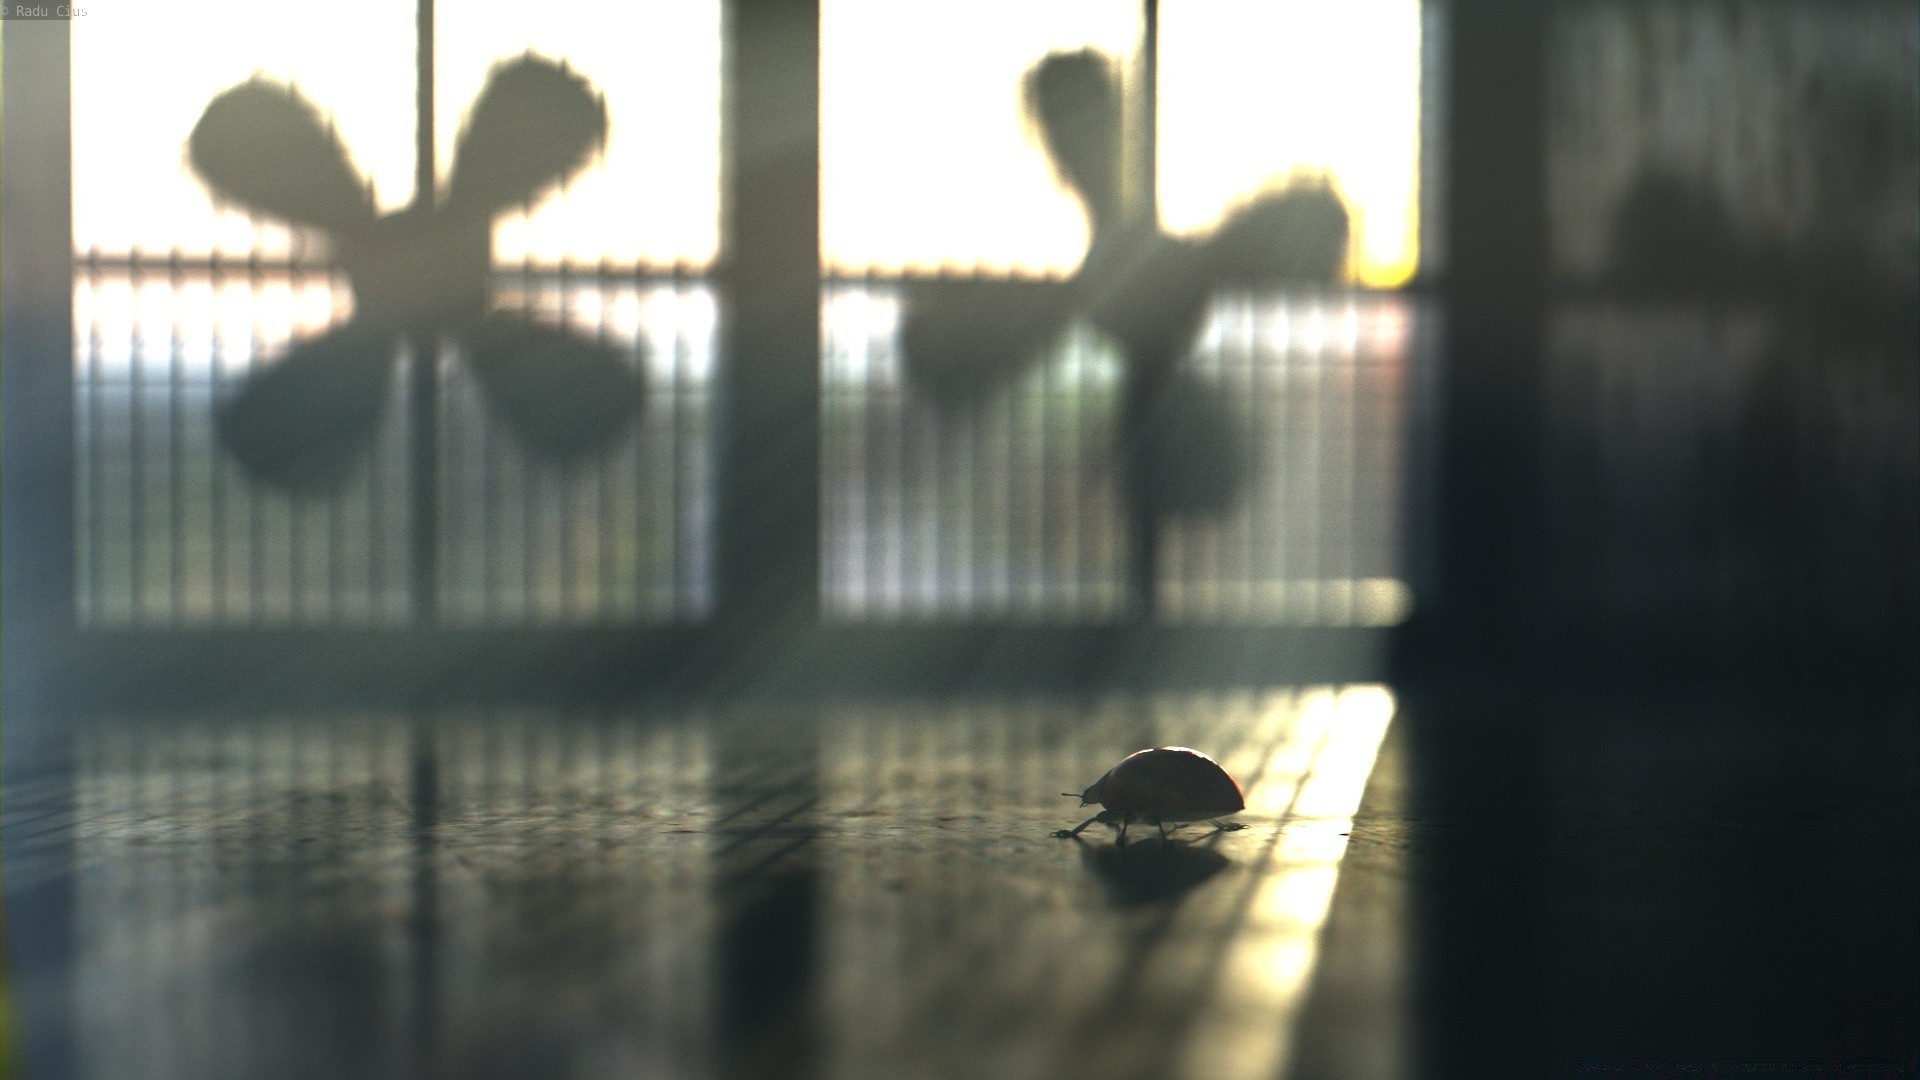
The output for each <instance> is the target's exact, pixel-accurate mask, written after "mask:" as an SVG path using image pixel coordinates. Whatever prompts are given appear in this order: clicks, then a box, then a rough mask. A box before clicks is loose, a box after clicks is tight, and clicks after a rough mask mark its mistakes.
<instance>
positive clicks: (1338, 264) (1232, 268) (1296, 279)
mask: <svg viewBox="0 0 1920 1080" xmlns="http://www.w3.org/2000/svg"><path fill="white" fill-rule="evenodd" d="M1348 229H1349V222H1348V220H1347V207H1346V204H1345V203H1344V202H1342V201H1341V199H1340V195H1339V193H1338V192H1336V191H1334V190H1333V187H1332V186H1331V185H1329V184H1327V183H1326V182H1325V181H1296V182H1294V183H1293V184H1291V185H1289V186H1287V187H1286V188H1284V189H1282V190H1280V191H1277V192H1272V193H1269V194H1266V195H1262V196H1261V197H1259V198H1257V199H1255V200H1253V201H1252V202H1250V203H1248V204H1246V205H1245V206H1242V207H1240V208H1239V209H1237V210H1235V211H1234V212H1233V213H1231V214H1229V215H1227V219H1226V220H1225V221H1224V222H1222V223H1221V225H1220V228H1219V230H1218V231H1217V232H1215V233H1214V234H1213V238H1212V240H1211V241H1210V242H1209V243H1208V257H1209V261H1210V263H1211V267H1210V271H1211V273H1212V275H1213V279H1214V280H1215V281H1216V282H1218V283H1220V284H1225V285H1256V284H1274V285H1278V284H1293V283H1299V284H1316V285H1331V284H1334V283H1337V282H1339V281H1340V280H1341V279H1342V278H1343V277H1344V276H1345V273H1346V263H1347V240H1348Z"/></svg>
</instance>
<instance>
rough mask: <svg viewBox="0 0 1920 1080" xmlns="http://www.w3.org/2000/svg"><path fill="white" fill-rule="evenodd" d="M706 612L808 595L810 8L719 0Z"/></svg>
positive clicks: (813, 150) (813, 494) (812, 428)
mask: <svg viewBox="0 0 1920 1080" xmlns="http://www.w3.org/2000/svg"><path fill="white" fill-rule="evenodd" d="M730 15H731V27H730V29H731V36H730V38H729V41H728V45H729V48H728V56H729V58H730V62H729V64H728V72H727V84H726V85H727V95H728V96H727V101H726V132H727V142H728V153H727V181H726V202H725V205H726V210H725V216H724V226H723V233H722V235H723V237H724V253H723V257H722V258H723V269H722V271H721V308H720V320H721V340H722V345H723V351H722V357H721V372H722V374H721V386H722V388H723V389H722V405H721V410H722V411H721V416H722V421H721V431H720V440H721V441H720V445H721V460H722V470H721V476H720V505H719V535H718V537H717V541H718V544H717V547H718V558H717V565H716V568H715V572H716V581H715V585H716V591H715V597H716V605H717V608H718V612H717V614H718V615H719V617H720V619H721V620H722V621H723V622H736V623H737V621H740V620H746V619H751V620H753V621H755V622H757V623H760V624H762V625H765V624H767V623H768V622H769V621H771V620H772V619H774V618H775V617H778V618H780V619H782V620H783V621H792V622H797V623H800V624H802V625H805V624H810V623H812V622H813V621H814V620H815V618H816V617H817V615H818V612H819V593H820V477H819V473H820V420H819V413H820V409H819V403H820V89H819V87H820V76H819V67H820V63H819V60H820V11H819V5H818V4H817V3H816V2H811V0H736V2H735V3H734V4H733V5H732V7H731V8H730Z"/></svg>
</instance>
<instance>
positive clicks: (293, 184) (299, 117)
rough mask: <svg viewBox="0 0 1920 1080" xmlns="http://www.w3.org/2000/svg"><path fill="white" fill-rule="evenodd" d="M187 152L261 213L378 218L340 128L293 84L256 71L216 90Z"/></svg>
mask: <svg viewBox="0 0 1920 1080" xmlns="http://www.w3.org/2000/svg"><path fill="white" fill-rule="evenodd" d="M187 156H188V160H189V161H191V162H192V164H193V168H194V171H196V172H198V173H199V174H200V177H201V179H203V180H205V181H206V183H207V186H208V187H211V188H212V189H213V190H214V192H215V193H216V194H218V195H219V196H220V197H221V198H223V199H229V200H232V201H233V202H237V203H239V204H241V205H242V206H245V207H246V208H247V209H249V210H252V211H254V212H256V213H262V214H268V215H271V216H274V217H281V218H285V219H286V220H288V221H291V222H293V223H295V224H297V225H311V226H317V227H320V228H325V229H349V228H352V227H354V226H357V225H364V224H366V223H367V222H369V221H371V220H373V199H372V196H371V194H370V193H369V192H368V191H367V189H366V188H365V187H363V186H362V184H361V181H360V177H359V175H358V174H356V173H355V172H354V169H353V165H352V163H351V162H350V161H349V160H348V158H347V151H346V147H345V146H343V145H342V144H341V142H340V136H339V135H338V134H337V133H336V132H335V131H334V130H333V126H332V125H331V124H327V123H323V122H322V121H321V119H320V112H319V110H318V109H316V108H315V107H314V106H313V104H312V103H311V102H309V101H308V100H307V99H306V98H303V97H301V96H300V95H299V94H298V93H297V92H295V91H294V90H293V89H291V88H289V87H284V86H278V85H275V84H274V83H271V82H268V81H266V80H265V79H258V78H256V79H250V80H248V81H247V82H244V83H241V84H240V85H239V86H236V87H234V88H233V89H231V90H228V91H226V92H225V93H222V94H221V95H219V96H218V97H216V98H214V99H213V100H212V101H211V102H209V103H208V105H207V109H206V111H205V112H204V113H202V114H201V115H200V121H199V123H197V124H195V125H194V127H193V134H192V135H190V136H188V138H187Z"/></svg>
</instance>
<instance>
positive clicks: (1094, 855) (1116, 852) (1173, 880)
mask: <svg viewBox="0 0 1920 1080" xmlns="http://www.w3.org/2000/svg"><path fill="white" fill-rule="evenodd" d="M1219 836H1220V834H1219V833H1217V832H1216V833H1212V834H1209V835H1208V836H1207V837H1205V838H1204V839H1201V840H1198V841H1187V840H1176V839H1166V840H1162V839H1160V838H1159V837H1157V836H1156V837H1149V838H1148V839H1145V840H1136V841H1134V842H1133V843H1131V844H1126V845H1124V846H1123V845H1120V844H1090V843H1088V842H1086V841H1085V840H1082V839H1080V838H1079V837H1077V836H1076V837H1074V838H1073V842H1074V843H1076V844H1078V845H1080V859H1081V861H1082V862H1083V863H1085V864H1086V866H1087V869H1089V870H1091V871H1092V872H1093V875H1094V876H1095V877H1097V878H1099V879H1100V884H1101V886H1102V887H1103V888H1104V889H1105V890H1106V893H1107V898H1108V899H1109V900H1110V901H1112V902H1113V904H1114V906H1116V907H1139V906H1141V905H1144V904H1156V903H1164V902H1166V901H1169V900H1175V899H1178V898H1179V897H1181V896H1184V895H1185V894H1186V893H1188V892H1190V891H1192V890H1193V889H1194V888H1196V887H1197V886H1199V885H1201V884H1202V883H1204V882H1205V881H1207V880H1208V879H1209V878H1211V877H1213V876H1214V875H1215V874H1218V873H1219V872H1220V871H1222V870H1225V869H1226V868H1227V867H1228V866H1230V865H1232V862H1233V860H1231V859H1229V858H1227V857H1226V856H1225V855H1222V854H1220V853H1219V852H1218V851H1215V850H1214V848H1213V844H1214V843H1215V841H1217V840H1218V838H1219Z"/></svg>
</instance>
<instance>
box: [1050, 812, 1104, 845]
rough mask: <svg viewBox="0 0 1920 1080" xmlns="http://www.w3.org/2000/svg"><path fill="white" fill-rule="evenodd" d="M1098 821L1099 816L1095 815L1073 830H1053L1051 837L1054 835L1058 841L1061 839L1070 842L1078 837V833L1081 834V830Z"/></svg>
mask: <svg viewBox="0 0 1920 1080" xmlns="http://www.w3.org/2000/svg"><path fill="white" fill-rule="evenodd" d="M1099 820H1100V815H1099V814H1095V815H1093V816H1092V817H1090V818H1088V819H1087V820H1085V821H1083V822H1081V823H1080V824H1079V825H1077V826H1075V827H1074V828H1071V829H1055V830H1054V831H1053V835H1055V836H1057V837H1059V838H1060V839H1062V840H1072V839H1074V838H1075V837H1077V836H1079V835H1080V832H1081V830H1083V829H1085V828H1086V827H1087V826H1089V825H1091V824H1093V823H1094V822H1096V821H1099Z"/></svg>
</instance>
